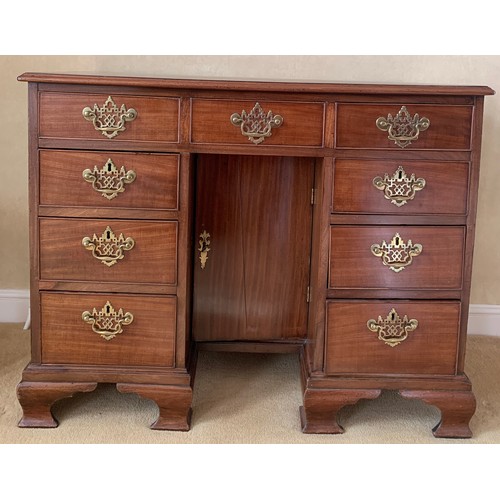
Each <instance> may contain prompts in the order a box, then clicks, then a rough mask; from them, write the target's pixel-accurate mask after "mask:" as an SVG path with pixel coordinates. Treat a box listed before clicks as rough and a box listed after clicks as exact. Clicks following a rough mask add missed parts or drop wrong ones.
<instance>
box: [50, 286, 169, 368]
mask: <svg viewBox="0 0 500 500" xmlns="http://www.w3.org/2000/svg"><path fill="white" fill-rule="evenodd" d="M86 312H87V313H88V314H87V315H84V313H86ZM82 315H83V316H85V318H84V317H83V316H82ZM175 331H176V298H175V297H152V296H148V297H146V296H132V295H116V294H113V295H112V296H108V295H97V294H96V295H90V294H63V293H42V294H41V339H42V363H60V364H84V365H121V366H173V365H174V359H175V358H174V353H175ZM106 337H108V338H106Z"/></svg>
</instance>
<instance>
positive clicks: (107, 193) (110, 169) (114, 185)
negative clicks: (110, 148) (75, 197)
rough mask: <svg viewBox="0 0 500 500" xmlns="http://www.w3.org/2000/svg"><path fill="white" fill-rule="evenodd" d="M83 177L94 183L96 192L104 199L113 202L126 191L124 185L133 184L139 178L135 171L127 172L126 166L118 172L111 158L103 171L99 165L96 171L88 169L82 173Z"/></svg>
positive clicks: (95, 167)
mask: <svg viewBox="0 0 500 500" xmlns="http://www.w3.org/2000/svg"><path fill="white" fill-rule="evenodd" d="M82 176H83V178H84V179H85V180H86V181H87V182H90V183H92V187H93V188H94V190H95V191H97V192H98V193H102V195H103V196H104V198H107V199H108V200H112V199H113V198H116V197H117V196H118V194H119V193H123V191H125V186H124V184H131V183H132V182H134V181H135V179H136V177H137V175H136V173H135V172H134V171H133V170H129V171H128V172H126V171H125V167H124V166H122V167H121V168H120V170H118V169H117V168H116V166H115V164H114V163H113V160H112V159H111V158H109V159H108V161H107V162H106V163H105V164H104V165H103V166H102V168H101V169H99V168H98V167H97V165H95V166H94V170H90V168H86V169H85V170H84V171H83V172H82Z"/></svg>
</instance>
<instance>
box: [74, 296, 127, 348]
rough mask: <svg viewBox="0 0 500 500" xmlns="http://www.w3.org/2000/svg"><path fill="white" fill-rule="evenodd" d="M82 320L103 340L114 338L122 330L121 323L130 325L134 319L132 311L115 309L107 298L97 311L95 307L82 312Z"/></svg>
mask: <svg viewBox="0 0 500 500" xmlns="http://www.w3.org/2000/svg"><path fill="white" fill-rule="evenodd" d="M82 320H83V321H84V322H85V323H87V324H89V325H91V326H92V331H93V332H95V333H97V334H98V335H100V336H101V337H102V338H103V339H105V340H111V339H112V338H115V337H116V336H117V335H118V334H119V333H122V332H123V328H122V326H123V325H130V323H132V321H134V315H133V314H132V313H129V312H126V313H124V312H123V309H121V308H120V309H118V311H115V309H114V308H113V306H112V305H111V302H110V301H109V300H108V301H107V302H106V304H104V306H103V308H102V309H101V310H100V311H98V310H97V309H96V308H95V307H94V309H92V313H90V311H84V312H83V313H82Z"/></svg>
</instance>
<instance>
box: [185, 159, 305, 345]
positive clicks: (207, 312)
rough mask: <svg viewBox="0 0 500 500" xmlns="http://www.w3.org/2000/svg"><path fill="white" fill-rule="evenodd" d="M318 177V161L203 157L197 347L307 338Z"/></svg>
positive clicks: (199, 195)
mask: <svg viewBox="0 0 500 500" xmlns="http://www.w3.org/2000/svg"><path fill="white" fill-rule="evenodd" d="M313 172H314V169H313V160H311V159H297V158H281V157H251V156H248V157H245V156H201V157H200V160H199V164H198V177H197V213H196V218H197V220H196V238H197V240H198V239H199V235H200V234H201V233H202V232H203V231H207V232H208V233H209V234H210V246H209V248H210V249H209V251H208V253H207V261H206V265H205V268H204V269H202V268H201V262H200V260H199V255H200V252H199V250H198V251H196V252H195V263H194V269H195V273H194V278H195V283H194V327H193V330H194V338H195V340H198V341H203V340H212V341H214V340H280V339H286V338H303V337H305V335H306V324H307V302H306V294H307V285H308V282H309V251H310V240H311V212H312V210H311V204H310V194H311V187H312V182H313Z"/></svg>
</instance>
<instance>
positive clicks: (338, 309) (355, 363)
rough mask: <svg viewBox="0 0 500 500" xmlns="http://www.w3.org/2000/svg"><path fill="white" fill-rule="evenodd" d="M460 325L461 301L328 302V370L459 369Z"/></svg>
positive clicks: (439, 372)
mask: <svg viewBox="0 0 500 500" xmlns="http://www.w3.org/2000/svg"><path fill="white" fill-rule="evenodd" d="M459 327H460V303H459V302H444V301H441V302H430V301H413V302H411V301H393V302H390V301H375V300H374V301H352V302H348V301H338V302H337V301H331V302H328V304H327V340H326V372H327V374H329V375H335V374H340V373H356V374H364V373H366V374H394V375H397V374H436V375H454V374H455V368H456V357H457V346H458V336H459Z"/></svg>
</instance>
